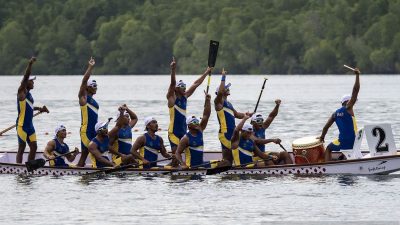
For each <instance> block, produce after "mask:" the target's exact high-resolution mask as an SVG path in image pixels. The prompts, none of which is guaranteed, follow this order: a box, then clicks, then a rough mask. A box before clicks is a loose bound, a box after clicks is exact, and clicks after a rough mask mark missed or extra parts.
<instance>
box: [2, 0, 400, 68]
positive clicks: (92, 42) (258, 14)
mask: <svg viewBox="0 0 400 225" xmlns="http://www.w3.org/2000/svg"><path fill="white" fill-rule="evenodd" d="M0 5H1V7H0V74H21V73H22V72H23V71H24V68H25V66H26V63H27V61H28V59H29V58H30V56H32V55H35V56H37V58H38V61H37V64H35V68H34V72H35V73H36V74H60V75H63V74H82V73H83V72H84V68H85V66H86V63H87V61H88V59H89V57H90V56H94V57H95V59H96V71H95V72H96V74H167V73H169V63H170V60H171V58H172V56H175V57H176V58H177V60H178V73H181V74H199V73H201V72H203V70H204V69H205V67H206V66H207V57H208V44H209V40H211V39H212V40H217V41H219V42H220V47H219V53H218V59H217V65H216V67H218V68H220V67H222V66H224V67H225V68H227V69H228V70H229V71H230V73H233V74H264V73H269V74H332V73H343V71H344V70H343V68H342V65H343V64H349V65H352V66H357V67H359V68H361V71H362V72H363V73H378V74H380V73H389V74H393V73H399V72H400V63H399V59H400V51H399V49H400V48H399V47H400V26H399V25H398V24H399V22H400V21H399V20H400V17H399V16H398V15H400V2H399V0H267V1H266V0H252V1H242V0H218V1H213V0H192V1H186V0H170V1H169V0H85V1H81V0H59V1H53V0H31V1H26V0H13V1H9V0H0Z"/></svg>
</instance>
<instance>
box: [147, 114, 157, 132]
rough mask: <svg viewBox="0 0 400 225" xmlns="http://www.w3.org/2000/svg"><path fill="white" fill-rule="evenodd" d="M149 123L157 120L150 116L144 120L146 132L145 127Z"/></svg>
mask: <svg viewBox="0 0 400 225" xmlns="http://www.w3.org/2000/svg"><path fill="white" fill-rule="evenodd" d="M151 121H157V120H156V119H155V118H154V117H152V116H148V117H146V118H144V130H146V127H147V125H148V124H149V123H151Z"/></svg>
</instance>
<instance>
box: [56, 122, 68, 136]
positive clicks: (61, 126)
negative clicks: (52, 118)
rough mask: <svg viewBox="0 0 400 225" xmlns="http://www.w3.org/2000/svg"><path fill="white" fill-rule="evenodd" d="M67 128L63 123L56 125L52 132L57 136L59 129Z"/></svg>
mask: <svg viewBox="0 0 400 225" xmlns="http://www.w3.org/2000/svg"><path fill="white" fill-rule="evenodd" d="M62 130H67V128H65V126H64V125H58V126H57V128H56V129H55V130H54V134H55V135H56V136H57V134H58V132H59V131H62Z"/></svg>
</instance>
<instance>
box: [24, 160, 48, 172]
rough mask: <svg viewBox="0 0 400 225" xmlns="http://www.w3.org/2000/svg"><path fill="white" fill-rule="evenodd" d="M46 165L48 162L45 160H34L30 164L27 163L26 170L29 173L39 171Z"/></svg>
mask: <svg viewBox="0 0 400 225" xmlns="http://www.w3.org/2000/svg"><path fill="white" fill-rule="evenodd" d="M44 164H46V160H44V159H34V160H30V161H28V162H25V166H26V169H27V170H28V172H32V171H34V170H37V169H39V168H41V167H43V166H44Z"/></svg>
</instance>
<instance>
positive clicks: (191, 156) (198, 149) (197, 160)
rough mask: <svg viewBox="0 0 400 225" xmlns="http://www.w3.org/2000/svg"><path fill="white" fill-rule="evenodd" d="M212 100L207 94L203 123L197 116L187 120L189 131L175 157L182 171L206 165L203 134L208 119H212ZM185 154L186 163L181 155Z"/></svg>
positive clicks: (180, 143) (181, 141)
mask: <svg viewBox="0 0 400 225" xmlns="http://www.w3.org/2000/svg"><path fill="white" fill-rule="evenodd" d="M210 99H211V96H210V95H209V94H206V100H205V104H204V111H203V117H202V119H201V121H200V120H199V119H197V118H196V116H191V117H188V118H187V119H186V123H187V125H188V128H189V131H188V132H187V133H186V134H185V136H183V138H182V139H181V140H180V142H179V145H178V148H177V150H176V153H175V157H176V159H177V160H178V161H179V163H180V165H181V167H182V169H187V168H189V167H193V166H199V165H202V164H204V161H203V152H204V146H203V144H204V141H203V132H204V130H205V129H206V127H207V123H208V119H209V118H210V114H211V103H210ZM183 152H185V158H186V162H184V161H183V160H182V156H181V154H182V153H183Z"/></svg>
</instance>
